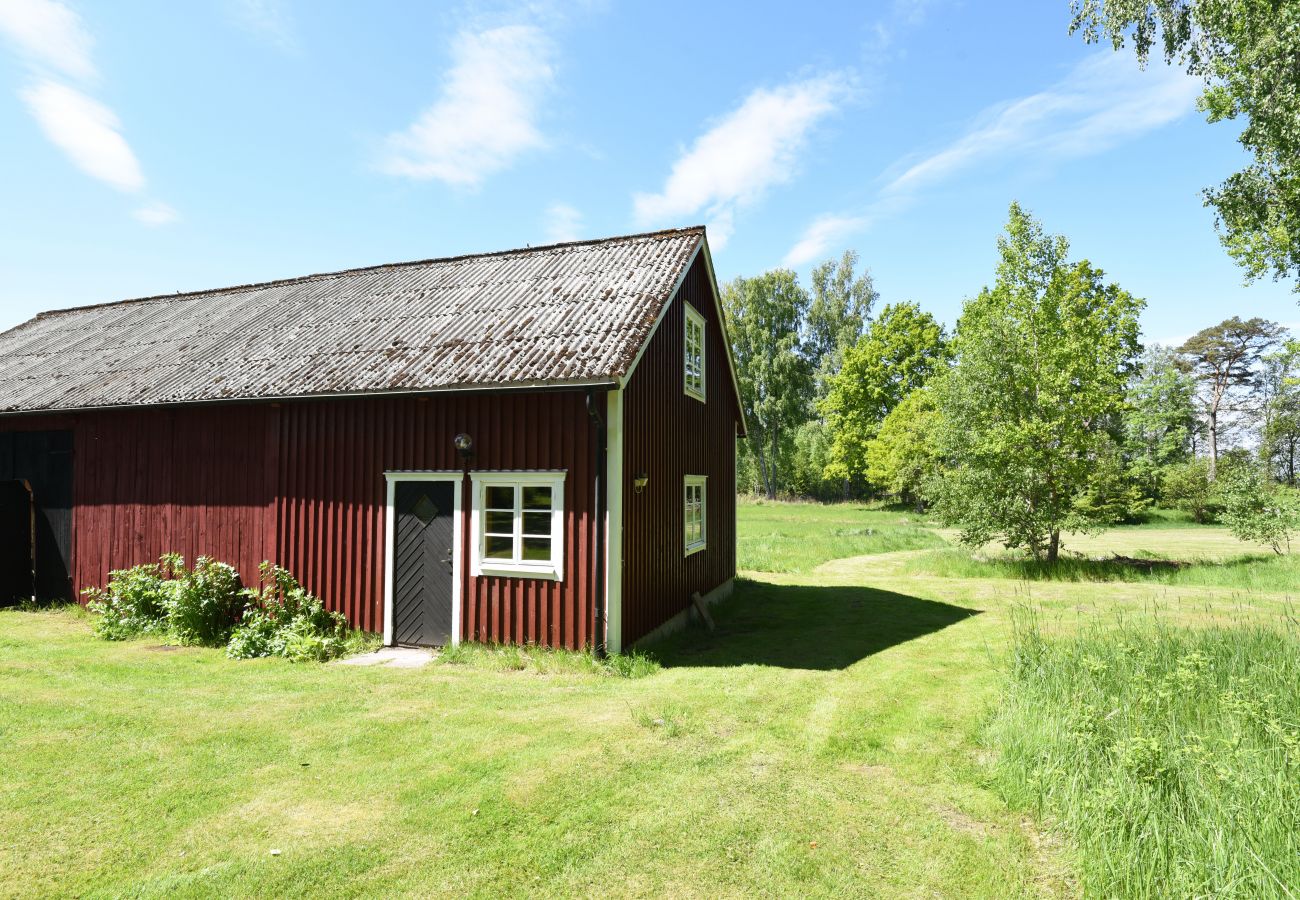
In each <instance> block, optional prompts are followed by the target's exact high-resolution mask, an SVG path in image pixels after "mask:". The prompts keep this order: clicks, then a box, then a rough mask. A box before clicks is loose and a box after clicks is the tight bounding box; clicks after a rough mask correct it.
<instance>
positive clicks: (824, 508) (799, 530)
mask: <svg viewBox="0 0 1300 900" xmlns="http://www.w3.org/2000/svg"><path fill="white" fill-rule="evenodd" d="M737 531H738V536H737V563H736V564H737V568H739V569H741V570H742V571H754V572H790V573H795V572H809V571H812V570H813V569H814V568H816V567H817V566H818V565H820V564H821V563H824V562H826V561H828V560H832V559H844V558H846V557H850V556H866V555H869V554H877V553H893V552H897V551H900V550H922V549H926V548H930V547H942V546H945V545H946V544H947V541H945V540H944V539H943V538H942V537H941V536H940V535H939V534H937V533H936V532H935V531H934V529H932V528H928V527H926V523H925V522H924V520H923V519H922V518H921V517H920V516H917V515H915V514H912V513H907V512H902V511H898V510H891V509H880V508H876V507H870V506H865V505H862V504H853V503H842V504H825V505H823V504H816V503H768V502H764V501H748V502H743V503H741V504H740V514H739V515H738V516H737Z"/></svg>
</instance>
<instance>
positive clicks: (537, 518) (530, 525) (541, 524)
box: [524, 512, 551, 537]
mask: <svg viewBox="0 0 1300 900" xmlns="http://www.w3.org/2000/svg"><path fill="white" fill-rule="evenodd" d="M524 534H541V535H545V536H546V537H550V536H551V514H550V513H549V512H526V513H524Z"/></svg>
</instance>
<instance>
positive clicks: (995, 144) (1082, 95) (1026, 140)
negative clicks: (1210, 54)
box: [886, 50, 1203, 192]
mask: <svg viewBox="0 0 1300 900" xmlns="http://www.w3.org/2000/svg"><path fill="white" fill-rule="evenodd" d="M1202 87H1203V85H1202V83H1201V82H1200V81H1199V80H1197V79H1195V78H1193V77H1191V76H1189V75H1187V74H1186V73H1184V72H1182V71H1181V70H1179V69H1176V68H1174V67H1172V66H1160V65H1155V66H1151V67H1149V68H1148V69H1146V70H1145V71H1143V70H1139V69H1137V68H1135V67H1134V66H1133V64H1132V60H1130V59H1129V58H1128V57H1126V56H1124V55H1123V54H1119V53H1113V52H1111V51H1109V50H1105V51H1102V52H1100V53H1098V54H1094V55H1092V56H1089V57H1088V58H1087V59H1085V60H1084V61H1083V62H1081V63H1079V65H1077V66H1076V67H1075V68H1074V70H1073V71H1072V72H1071V73H1070V74H1069V75H1068V76H1067V77H1066V78H1065V79H1064V80H1062V81H1060V82H1058V83H1057V84H1055V85H1054V86H1052V87H1051V88H1049V89H1047V90H1045V91H1042V92H1041V93H1037V94H1031V95H1030V96H1028V97H1022V98H1020V99H1017V100H1012V101H1009V102H1006V103H1000V104H997V105H995V106H993V107H990V108H988V109H986V110H985V111H984V112H983V113H982V114H981V115H980V116H979V117H978V118H977V119H976V122H975V124H974V125H973V126H972V127H971V128H970V129H968V130H967V132H966V133H965V134H963V135H962V136H961V137H959V138H958V139H957V140H955V141H954V142H953V143H951V144H950V145H948V146H947V147H945V148H944V149H942V150H940V151H938V152H937V153H933V154H931V155H930V156H927V157H925V158H923V159H921V160H920V161H918V162H915V163H913V164H911V165H909V166H908V167H907V168H906V169H905V170H904V171H903V172H902V174H900V175H898V176H897V177H896V178H894V179H893V180H892V181H891V182H890V183H889V184H888V186H887V187H886V191H889V192H900V191H914V190H918V189H920V188H922V187H925V186H927V185H930V184H933V183H936V182H939V181H942V180H944V179H947V178H950V177H952V176H954V175H956V174H957V173H959V172H961V171H962V170H964V169H968V168H971V167H973V166H976V165H980V164H988V163H997V162H1012V161H1016V160H1020V159H1031V160H1040V161H1053V160H1061V159H1065V158H1069V157H1079V156H1090V155H1093V154H1097V153H1101V152H1103V151H1105V150H1109V149H1110V148H1112V147H1114V146H1115V145H1116V144H1119V143H1121V142H1123V141H1125V140H1129V139H1132V138H1135V137H1138V136H1140V135H1142V134H1145V133H1146V132H1149V131H1152V130H1154V129H1156V128H1159V127H1161V126H1163V125H1167V124H1169V123H1170V122H1173V121H1175V120H1177V119H1179V118H1181V117H1182V116H1184V115H1186V114H1187V113H1188V112H1191V111H1192V110H1193V109H1194V108H1195V107H1196V98H1197V96H1198V95H1199V94H1200V92H1201V90H1202Z"/></svg>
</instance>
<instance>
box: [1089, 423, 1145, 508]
mask: <svg viewBox="0 0 1300 900" xmlns="http://www.w3.org/2000/svg"><path fill="white" fill-rule="evenodd" d="M1151 504H1152V499H1151V497H1150V496H1149V495H1148V494H1147V492H1145V491H1144V490H1143V489H1142V486H1141V484H1139V483H1138V481H1137V480H1136V479H1135V478H1134V477H1133V476H1132V473H1131V471H1130V470H1129V469H1128V468H1127V467H1126V466H1125V464H1124V457H1123V454H1122V453H1121V451H1120V448H1119V446H1118V445H1117V444H1114V443H1111V442H1109V441H1101V442H1099V444H1098V449H1097V454H1096V458H1095V468H1094V470H1093V476H1092V478H1091V479H1090V480H1089V481H1088V482H1087V483H1086V484H1085V485H1084V487H1083V490H1081V491H1080V492H1079V493H1078V495H1077V496H1076V497H1075V500H1074V511H1075V514H1076V515H1078V516H1079V518H1081V519H1083V520H1085V521H1090V522H1109V523H1118V522H1124V523H1130V524H1131V523H1134V522H1139V521H1141V520H1142V517H1143V516H1144V515H1145V514H1146V511H1147V510H1148V509H1149V508H1150V507H1151Z"/></svg>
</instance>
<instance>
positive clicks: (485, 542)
mask: <svg viewBox="0 0 1300 900" xmlns="http://www.w3.org/2000/svg"><path fill="white" fill-rule="evenodd" d="M471 477H472V479H473V480H474V482H475V484H476V489H475V494H474V495H475V497H476V498H477V501H478V502H477V503H476V504H475V508H474V513H473V520H474V521H473V525H474V529H475V531H476V535H475V536H476V538H477V540H476V541H475V544H474V547H475V549H476V552H475V554H474V559H473V563H474V565H473V569H472V571H473V574H475V575H513V576H518V577H523V578H550V579H557V580H558V579H559V578H560V577H561V573H562V571H563V568H564V560H563V549H564V544H563V524H562V523H563V519H564V473H563V472H517V473H509V472H501V473H497V472H485V473H483V474H481V475H480V474H475V475H473V476H471Z"/></svg>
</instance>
